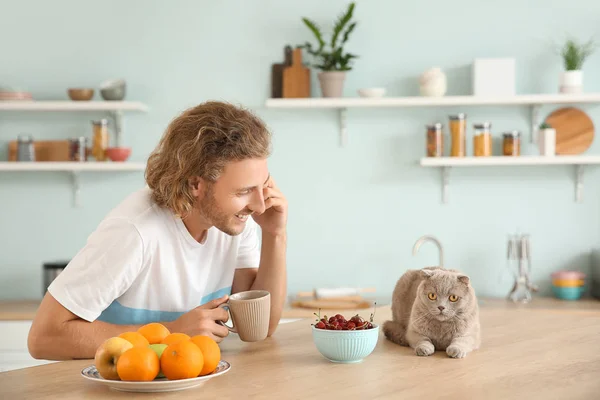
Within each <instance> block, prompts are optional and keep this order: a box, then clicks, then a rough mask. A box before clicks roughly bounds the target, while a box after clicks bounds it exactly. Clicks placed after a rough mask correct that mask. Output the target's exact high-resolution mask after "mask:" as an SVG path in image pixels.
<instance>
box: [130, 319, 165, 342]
mask: <svg viewBox="0 0 600 400" xmlns="http://www.w3.org/2000/svg"><path fill="white" fill-rule="evenodd" d="M137 331H138V332H139V333H141V334H142V335H143V336H144V337H145V338H146V339H148V342H149V343H150V344H158V343H160V342H161V341H162V340H163V339H164V338H166V337H167V336H169V334H170V333H171V332H169V330H168V329H167V327H166V326H164V325H163V324H160V323H158V322H151V323H149V324H146V325H144V326H142V327H140V328H139V329H138V330H137Z"/></svg>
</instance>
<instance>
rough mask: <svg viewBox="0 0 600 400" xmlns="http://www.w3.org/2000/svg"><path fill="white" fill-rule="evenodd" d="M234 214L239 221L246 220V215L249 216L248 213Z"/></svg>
mask: <svg viewBox="0 0 600 400" xmlns="http://www.w3.org/2000/svg"><path fill="white" fill-rule="evenodd" d="M235 216H236V218H237V219H239V220H240V221H242V222H246V221H247V220H248V216H250V214H235Z"/></svg>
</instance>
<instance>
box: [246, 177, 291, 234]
mask: <svg viewBox="0 0 600 400" xmlns="http://www.w3.org/2000/svg"><path fill="white" fill-rule="evenodd" d="M263 195H264V198H265V211H264V212H263V213H262V214H260V215H257V214H252V218H253V219H254V221H256V223H257V224H258V225H259V226H260V228H261V230H262V232H263V233H267V234H270V235H273V236H277V235H283V234H285V231H286V224H287V208H288V204H287V199H286V198H285V196H284V195H283V194H282V193H281V191H280V190H279V188H278V187H277V185H276V184H275V181H274V180H273V178H272V177H271V178H270V179H269V180H268V181H267V184H266V185H265V187H264V188H263Z"/></svg>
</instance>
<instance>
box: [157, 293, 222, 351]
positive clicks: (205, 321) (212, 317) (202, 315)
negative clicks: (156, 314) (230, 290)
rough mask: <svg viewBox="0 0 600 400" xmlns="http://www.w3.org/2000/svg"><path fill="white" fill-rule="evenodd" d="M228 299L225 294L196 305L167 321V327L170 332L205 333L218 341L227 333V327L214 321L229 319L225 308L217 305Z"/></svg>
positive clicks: (190, 334)
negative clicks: (173, 319)
mask: <svg viewBox="0 0 600 400" xmlns="http://www.w3.org/2000/svg"><path fill="white" fill-rule="evenodd" d="M228 299H229V296H227V295H225V296H223V297H221V298H218V299H214V300H211V301H209V302H208V303H206V304H203V305H201V306H199V307H196V308H194V309H193V310H190V311H188V312H187V313H185V314H183V315H182V316H181V317H179V318H177V319H176V320H175V321H173V322H171V323H169V324H168V325H167V328H169V330H170V331H171V332H182V333H186V334H188V335H189V336H195V335H205V336H208V337H210V338H212V339H213V340H214V341H216V342H217V343H219V342H221V341H222V340H223V339H224V338H225V337H226V336H227V335H228V334H229V329H227V328H226V327H224V326H223V325H220V324H218V323H217V322H216V321H223V322H227V320H228V319H229V314H228V313H227V310H225V309H224V308H221V307H219V305H220V304H223V303H226V302H227V300H228Z"/></svg>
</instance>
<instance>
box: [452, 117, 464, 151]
mask: <svg viewBox="0 0 600 400" xmlns="http://www.w3.org/2000/svg"><path fill="white" fill-rule="evenodd" d="M450 139H451V147H450V156H452V157H465V156H466V148H467V115H466V114H463V113H460V114H457V115H451V116H450Z"/></svg>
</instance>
